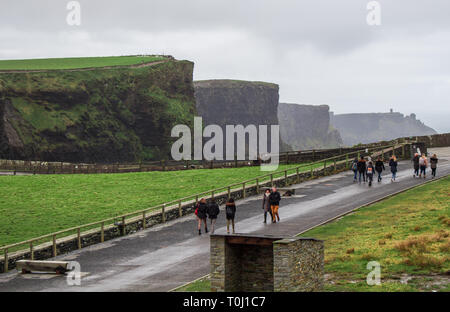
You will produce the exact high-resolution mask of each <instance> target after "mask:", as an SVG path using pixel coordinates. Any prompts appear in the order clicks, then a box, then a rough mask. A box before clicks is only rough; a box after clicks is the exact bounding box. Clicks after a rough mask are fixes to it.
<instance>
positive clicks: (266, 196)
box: [262, 189, 273, 223]
mask: <svg viewBox="0 0 450 312" xmlns="http://www.w3.org/2000/svg"><path fill="white" fill-rule="evenodd" d="M269 196H270V189H267V190H266V191H265V192H264V195H263V200H262V209H263V211H264V223H267V213H269V214H270V219H271V220H273V217H272V209H271V208H270V201H269Z"/></svg>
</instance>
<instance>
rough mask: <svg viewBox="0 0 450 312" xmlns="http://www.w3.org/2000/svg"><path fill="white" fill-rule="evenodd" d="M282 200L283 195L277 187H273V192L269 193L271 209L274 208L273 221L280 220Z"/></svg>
mask: <svg viewBox="0 0 450 312" xmlns="http://www.w3.org/2000/svg"><path fill="white" fill-rule="evenodd" d="M280 200H281V195H280V193H279V192H278V191H277V188H276V187H272V193H270V195H269V203H270V210H272V223H277V219H278V221H280V215H279V214H278V209H279V207H280Z"/></svg>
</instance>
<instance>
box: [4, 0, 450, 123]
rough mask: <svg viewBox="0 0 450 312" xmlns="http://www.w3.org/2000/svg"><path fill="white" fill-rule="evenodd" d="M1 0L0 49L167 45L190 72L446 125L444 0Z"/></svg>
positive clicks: (347, 108)
mask: <svg viewBox="0 0 450 312" xmlns="http://www.w3.org/2000/svg"><path fill="white" fill-rule="evenodd" d="M68 2H69V1H66V0H39V1H32V0H29V1H24V0H0V59H21V58H42V57H68V56H106V55H129V54H144V53H145V54H171V55H173V56H174V57H176V58H177V59H187V60H191V61H193V62H195V72H194V79H196V80H199V79H214V78H232V79H244V80H260V81H269V82H274V83H277V84H279V85H280V101H282V102H290V103H303V104H328V105H330V107H331V110H332V111H334V112H336V113H350V112H383V111H384V112H385V111H388V110H389V109H390V108H393V109H394V110H395V111H400V112H402V113H405V114H410V113H412V112H415V113H417V116H418V118H419V119H421V120H422V121H424V122H425V123H426V124H428V125H429V126H431V127H433V128H435V129H436V130H438V131H440V132H450V122H449V119H450V105H449V99H450V18H449V16H450V1H448V0H433V1H425V0H395V1H394V0H379V1H378V2H379V3H380V5H381V25H380V26H369V25H368V24H367V22H366V16H367V14H368V11H367V8H366V5H367V3H368V2H369V0H339V1H336V0H146V1H143V0H142V1H139V0H127V1H123V0H122V1H118V0H79V3H80V4H81V25H80V26H69V25H68V24H67V22H66V16H67V14H68V13H69V11H68V10H67V9H66V5H67V3H68Z"/></svg>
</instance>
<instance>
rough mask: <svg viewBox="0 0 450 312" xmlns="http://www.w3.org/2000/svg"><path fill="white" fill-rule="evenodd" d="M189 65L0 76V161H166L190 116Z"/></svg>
mask: <svg viewBox="0 0 450 312" xmlns="http://www.w3.org/2000/svg"><path fill="white" fill-rule="evenodd" d="M192 74H193V63H191V62H188V61H176V60H173V59H172V58H168V59H167V61H166V62H163V63H159V64H154V65H151V66H138V67H128V68H110V69H101V68H99V69H93V70H53V71H43V72H28V73H27V72H13V73H0V158H8V159H25V160H27V159H30V160H31V159H36V160H47V161H73V162H80V161H81V162H113V161H114V162H115V161H137V160H143V159H161V158H167V157H168V155H169V153H170V143H171V142H172V141H173V139H172V138H171V137H170V131H171V129H172V127H173V126H174V125H175V124H179V123H182V124H187V125H191V124H192V121H193V116H194V115H195V99H194V89H193V85H192Z"/></svg>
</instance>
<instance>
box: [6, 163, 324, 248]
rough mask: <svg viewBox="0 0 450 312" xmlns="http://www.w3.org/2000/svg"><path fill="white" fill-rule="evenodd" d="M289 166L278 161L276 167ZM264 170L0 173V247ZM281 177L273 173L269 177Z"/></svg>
mask: <svg viewBox="0 0 450 312" xmlns="http://www.w3.org/2000/svg"><path fill="white" fill-rule="evenodd" d="M295 166H296V165H293V164H291V165H280V167H279V168H278V170H283V169H286V168H292V167H295ZM314 166H315V167H316V168H318V167H322V166H323V165H321V164H317V165H314ZM309 168H310V167H306V168H305V171H306V170H309ZM266 173H268V172H262V171H260V167H242V168H226V169H212V170H209V169H196V170H183V171H169V172H161V171H154V172H140V173H121V174H68V175H35V176H0V216H1V218H0V246H4V245H8V244H12V243H15V242H20V241H23V240H27V239H30V238H33V237H37V236H40V235H44V234H48V233H51V232H55V231H58V230H62V229H66V228H70V227H74V226H78V225H82V224H87V223H91V222H95V221H99V220H102V219H106V218H111V217H115V216H119V215H122V214H125V213H128V212H133V211H137V210H141V209H145V208H149V207H152V206H155V205H158V204H162V203H164V202H169V201H172V200H176V199H178V198H182V197H185V196H189V195H192V194H196V193H200V192H204V191H208V190H210V189H214V188H219V187H224V186H227V185H229V184H233V183H238V182H241V181H244V180H248V179H251V178H254V177H258V176H261V175H264V174H266ZM269 173H270V172H269ZM291 173H293V172H291ZM281 176H282V174H276V175H274V178H277V177H281Z"/></svg>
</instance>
